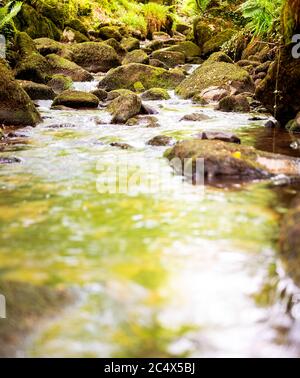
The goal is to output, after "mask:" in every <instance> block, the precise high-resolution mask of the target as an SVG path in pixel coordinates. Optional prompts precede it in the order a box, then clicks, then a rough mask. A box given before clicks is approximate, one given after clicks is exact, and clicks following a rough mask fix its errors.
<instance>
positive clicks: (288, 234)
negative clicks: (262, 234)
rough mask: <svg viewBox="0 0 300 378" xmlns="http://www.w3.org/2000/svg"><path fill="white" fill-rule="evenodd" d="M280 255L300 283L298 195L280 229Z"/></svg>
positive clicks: (288, 270) (289, 271) (297, 282)
mask: <svg viewBox="0 0 300 378" xmlns="http://www.w3.org/2000/svg"><path fill="white" fill-rule="evenodd" d="M279 240H280V243H279V245H280V255H281V258H282V261H283V264H284V268H285V271H286V273H287V274H288V275H289V276H290V277H292V278H293V280H294V281H295V283H296V284H297V285H298V286H299V285H300V199H299V197H297V198H296V199H295V200H294V201H293V203H292V205H291V208H290V210H289V211H288V213H287V214H286V215H285V217H284V219H283V222H282V226H281V230H280V239H279Z"/></svg>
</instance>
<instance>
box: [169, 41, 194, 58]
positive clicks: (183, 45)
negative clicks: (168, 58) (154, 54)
mask: <svg viewBox="0 0 300 378" xmlns="http://www.w3.org/2000/svg"><path fill="white" fill-rule="evenodd" d="M166 51H178V52H181V53H182V54H184V55H185V57H186V58H188V57H195V56H200V55H201V50H200V48H199V46H197V45H196V44H195V43H193V42H191V41H186V42H180V43H179V44H178V45H175V46H171V47H168V48H167V49H166Z"/></svg>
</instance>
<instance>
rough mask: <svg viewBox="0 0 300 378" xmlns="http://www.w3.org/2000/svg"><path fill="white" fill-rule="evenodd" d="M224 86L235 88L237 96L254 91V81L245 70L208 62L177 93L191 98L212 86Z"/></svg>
mask: <svg viewBox="0 0 300 378" xmlns="http://www.w3.org/2000/svg"><path fill="white" fill-rule="evenodd" d="M224 85H229V86H230V87H232V88H234V89H235V92H236V94H238V93H242V92H253V91H254V83H253V80H252V78H251V77H250V75H249V73H248V72H247V71H245V70H244V69H243V68H241V67H238V66H236V65H235V64H231V63H225V62H213V63H210V62H206V63H204V64H203V65H202V66H200V67H199V68H198V69H196V70H195V71H194V72H193V73H192V74H191V75H190V76H189V77H187V78H186V79H185V80H184V81H182V82H181V83H180V84H179V86H178V87H177V88H176V93H177V94H178V95H179V96H181V97H183V98H190V97H193V96H194V95H195V94H197V93H201V92H202V91H203V90H204V89H207V88H209V87H211V86H224Z"/></svg>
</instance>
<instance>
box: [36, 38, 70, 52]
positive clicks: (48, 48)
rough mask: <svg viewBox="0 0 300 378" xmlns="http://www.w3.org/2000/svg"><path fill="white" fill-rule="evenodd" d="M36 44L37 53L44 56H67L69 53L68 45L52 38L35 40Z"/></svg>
mask: <svg viewBox="0 0 300 378" xmlns="http://www.w3.org/2000/svg"><path fill="white" fill-rule="evenodd" d="M34 44H35V47H36V49H37V51H38V52H39V53H40V54H41V55H43V56H46V55H49V54H57V55H65V54H66V52H67V46H66V45H64V44H63V43H60V42H57V41H54V40H53V39H50V38H37V39H35V40H34Z"/></svg>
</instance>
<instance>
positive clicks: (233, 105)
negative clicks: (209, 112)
mask: <svg viewBox="0 0 300 378" xmlns="http://www.w3.org/2000/svg"><path fill="white" fill-rule="evenodd" d="M216 109H217V110H220V111H222V112H236V113H247V112H250V104H249V101H248V99H247V97H246V96H243V95H237V96H226V97H224V98H222V99H221V100H220V102H219V104H218V106H217V108H216Z"/></svg>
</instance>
